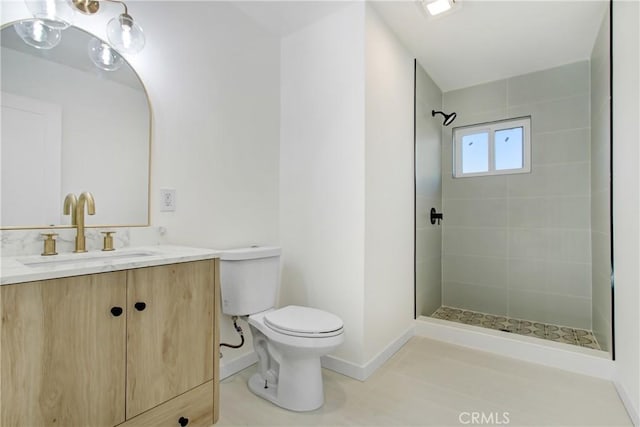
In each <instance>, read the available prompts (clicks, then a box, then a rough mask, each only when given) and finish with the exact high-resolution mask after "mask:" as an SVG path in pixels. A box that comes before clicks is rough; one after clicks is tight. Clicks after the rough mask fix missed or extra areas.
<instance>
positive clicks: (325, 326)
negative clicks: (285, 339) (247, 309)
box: [264, 305, 344, 338]
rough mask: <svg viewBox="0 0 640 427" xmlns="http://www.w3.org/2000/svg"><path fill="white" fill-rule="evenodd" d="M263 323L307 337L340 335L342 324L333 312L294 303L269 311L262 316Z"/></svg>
mask: <svg viewBox="0 0 640 427" xmlns="http://www.w3.org/2000/svg"><path fill="white" fill-rule="evenodd" d="M264 324H265V325H267V326H268V327H269V329H272V330H273V331H275V332H278V333H281V334H285V335H291V336H295V337H307V338H323V337H332V336H336V335H340V334H341V333H342V328H343V326H344V324H343V323H342V320H341V319H340V318H339V317H338V316H336V315H334V314H331V313H327V312H326V311H322V310H318V309H315V308H310V307H300V306H296V305H290V306H287V307H284V308H281V309H279V310H274V311H270V312H269V313H267V314H265V316H264Z"/></svg>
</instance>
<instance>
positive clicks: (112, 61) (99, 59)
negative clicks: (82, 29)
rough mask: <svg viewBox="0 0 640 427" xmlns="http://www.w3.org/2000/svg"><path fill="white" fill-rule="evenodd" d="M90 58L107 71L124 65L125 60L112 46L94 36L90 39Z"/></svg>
mask: <svg viewBox="0 0 640 427" xmlns="http://www.w3.org/2000/svg"><path fill="white" fill-rule="evenodd" d="M89 58H91V61H92V62H93V63H94V64H95V65H96V67H98V68H101V69H103V70H105V71H115V70H117V69H118V68H120V67H121V66H122V64H123V63H124V60H123V59H122V56H120V55H119V54H118V52H116V51H115V50H114V49H113V48H112V47H111V46H109V45H108V44H106V43H105V42H103V41H102V40H100V39H97V38H95V37H93V38H92V39H91V40H89Z"/></svg>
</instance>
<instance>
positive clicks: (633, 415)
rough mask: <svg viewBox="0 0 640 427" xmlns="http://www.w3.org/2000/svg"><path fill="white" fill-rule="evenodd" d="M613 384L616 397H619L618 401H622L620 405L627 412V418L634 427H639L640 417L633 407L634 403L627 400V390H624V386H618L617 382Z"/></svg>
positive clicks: (636, 409)
mask: <svg viewBox="0 0 640 427" xmlns="http://www.w3.org/2000/svg"><path fill="white" fill-rule="evenodd" d="M613 384H614V385H615V386H616V391H617V392H618V396H620V400H622V404H623V405H624V408H625V409H626V410H627V414H629V418H631V422H632V423H633V425H634V426H636V427H638V426H640V416H639V415H638V408H637V407H636V406H635V404H634V402H633V401H632V400H631V399H630V398H629V395H628V394H627V390H625V388H624V386H623V385H622V384H620V383H619V382H618V381H614V382H613Z"/></svg>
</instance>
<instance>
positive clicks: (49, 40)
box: [13, 19, 62, 49]
mask: <svg viewBox="0 0 640 427" xmlns="http://www.w3.org/2000/svg"><path fill="white" fill-rule="evenodd" d="M13 28H14V29H15V30H16V33H18V35H19V36H20V38H21V39H22V40H23V41H24V42H25V43H26V44H28V45H29V46H33V47H35V48H37V49H52V48H54V47H56V46H57V45H58V43H60V40H62V31H60V30H59V29H56V28H51V27H50V26H48V25H45V24H44V22H42V21H41V20H39V19H30V20H26V21H20V22H18V23H16V24H14V25H13Z"/></svg>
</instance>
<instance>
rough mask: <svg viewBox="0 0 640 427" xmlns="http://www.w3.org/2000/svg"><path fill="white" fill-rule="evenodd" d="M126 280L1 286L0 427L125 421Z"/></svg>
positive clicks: (102, 277) (110, 276)
mask: <svg viewBox="0 0 640 427" xmlns="http://www.w3.org/2000/svg"><path fill="white" fill-rule="evenodd" d="M125 279H126V274H125V273H124V272H113V273H104V274H93V275H87V276H79V277H70V278H63V279H54V280H45V281H39V282H30V283H22V284H17V285H5V286H2V287H0V293H1V298H0V301H1V302H0V310H1V313H2V314H1V315H2V327H1V332H0V335H1V337H0V349H1V355H0V358H1V362H0V370H1V371H0V378H1V386H0V387H1V393H2V394H1V408H0V413H1V414H0V424H1V425H2V426H3V427H9V426H30V427H31V426H33V427H35V426H52V425H59V426H96V427H99V426H113V425H115V424H118V423H121V422H122V421H123V420H124V416H125V407H124V403H125V395H124V392H125V384H124V380H123V379H124V377H125V366H126V365H125V344H126V319H125V315H124V314H123V315H121V316H119V317H114V316H113V315H112V314H111V312H110V309H111V307H114V306H120V307H122V308H123V309H124V308H125V302H126V282H125Z"/></svg>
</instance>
